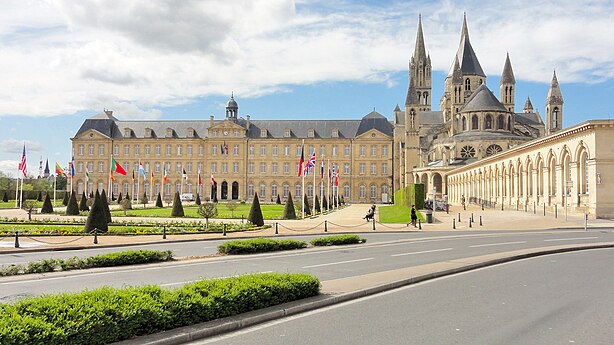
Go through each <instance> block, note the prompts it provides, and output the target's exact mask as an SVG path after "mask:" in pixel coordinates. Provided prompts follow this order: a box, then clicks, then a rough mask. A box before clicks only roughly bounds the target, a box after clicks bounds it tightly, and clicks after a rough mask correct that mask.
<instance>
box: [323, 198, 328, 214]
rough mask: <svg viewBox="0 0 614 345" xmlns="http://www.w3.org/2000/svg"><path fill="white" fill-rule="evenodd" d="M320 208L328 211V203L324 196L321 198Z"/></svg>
mask: <svg viewBox="0 0 614 345" xmlns="http://www.w3.org/2000/svg"><path fill="white" fill-rule="evenodd" d="M322 207H323V208H324V210H325V211H327V210H328V201H327V200H326V195H324V196H323V197H322Z"/></svg>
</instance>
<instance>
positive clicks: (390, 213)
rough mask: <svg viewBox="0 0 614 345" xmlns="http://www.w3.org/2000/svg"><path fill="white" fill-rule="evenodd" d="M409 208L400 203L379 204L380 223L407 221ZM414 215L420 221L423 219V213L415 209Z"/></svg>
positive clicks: (408, 220) (408, 219)
mask: <svg viewBox="0 0 614 345" xmlns="http://www.w3.org/2000/svg"><path fill="white" fill-rule="evenodd" d="M410 212H411V208H410V207H407V206H405V205H402V204H394V205H387V206H381V207H380V208H379V221H380V223H409V222H410V221H411V219H410ZM416 215H417V216H418V219H419V220H420V221H421V222H424V221H425V218H424V215H423V214H422V213H421V212H420V211H418V210H416Z"/></svg>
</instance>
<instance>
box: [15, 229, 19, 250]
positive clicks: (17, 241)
mask: <svg viewBox="0 0 614 345" xmlns="http://www.w3.org/2000/svg"><path fill="white" fill-rule="evenodd" d="M15 248H19V231H15Z"/></svg>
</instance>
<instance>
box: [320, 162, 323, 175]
mask: <svg viewBox="0 0 614 345" xmlns="http://www.w3.org/2000/svg"><path fill="white" fill-rule="evenodd" d="M320 178H324V160H322V164H321V165H320Z"/></svg>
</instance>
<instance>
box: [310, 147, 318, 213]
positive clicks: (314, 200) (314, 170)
mask: <svg viewBox="0 0 614 345" xmlns="http://www.w3.org/2000/svg"><path fill="white" fill-rule="evenodd" d="M314 150H315V147H314ZM316 166H317V165H316V163H315V162H314V163H313V202H312V203H311V204H312V205H313V212H311V214H314V215H315V214H316Z"/></svg>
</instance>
